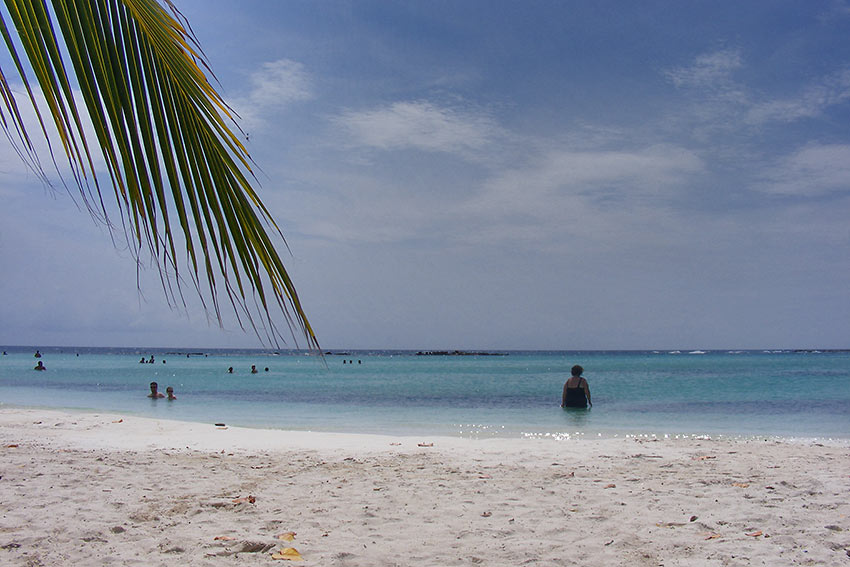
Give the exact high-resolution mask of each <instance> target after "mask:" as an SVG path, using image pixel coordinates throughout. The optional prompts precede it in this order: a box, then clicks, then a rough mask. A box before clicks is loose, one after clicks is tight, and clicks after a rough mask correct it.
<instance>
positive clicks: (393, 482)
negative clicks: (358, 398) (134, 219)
mask: <svg viewBox="0 0 850 567" xmlns="http://www.w3.org/2000/svg"><path fill="white" fill-rule="evenodd" d="M432 444H433V445H432ZM423 445H424V446H423ZM0 454H2V459H0V512H2V517H0V565H14V566H18V565H21V566H57V565H85V566H88V565H145V566H150V565H153V566H156V565H189V566H194V565H197V566H219V565H222V566H223V565H226V566H232V565H240V566H242V565H287V564H290V563H291V564H296V565H305V566H310V565H317V566H318V565H323V566H335V565H336V566H341V567H343V566H364V567H365V566H370V567H371V566H376V565H378V566H379V565H400V566H402V565H403V566H443V565H589V566H597V565H598V566H603V565H604V566H610V565H652V566H656V565H663V566H672V565H709V566H712V565H718V566H719V565H771V566H775V565H841V566H847V565H850V551H848V550H850V521H848V514H850V504H848V502H850V441H838V442H832V443H815V442H813V441H809V442H802V441H799V442H789V441H776V440H764V439H755V440H754V439H750V440H722V439H721V440H718V439H708V438H688V439H667V440H650V439H643V438H642V439H635V438H625V439H624V438H616V439H596V440H587V439H580V440H574V439H570V440H560V441H558V440H553V439H537V440H529V439H515V440H511V439H489V440H470V439H457V438H442V437H435V438H409V437H391V436H370V435H347V434H323V433H307V432H286V431H267V430H254V429H244V428H235V427H227V428H217V427H215V426H214V425H213V424H192V423H183V422H174V421H163V420H154V419H144V418H138V417H131V416H122V415H106V414H85V413H62V412H56V411H47V410H29V409H28V410H23V409H3V410H0ZM287 533H294V535H291V536H286V534H287ZM281 538H283V539H281ZM290 538H291V540H289V539H290ZM286 548H290V549H293V550H295V551H294V552H293V551H289V552H287V554H284V553H281V550H283V549H286ZM276 557H279V558H278V559H276ZM283 557H290V558H291V559H299V558H300V559H301V560H302V561H292V560H291V559H284V558H283Z"/></svg>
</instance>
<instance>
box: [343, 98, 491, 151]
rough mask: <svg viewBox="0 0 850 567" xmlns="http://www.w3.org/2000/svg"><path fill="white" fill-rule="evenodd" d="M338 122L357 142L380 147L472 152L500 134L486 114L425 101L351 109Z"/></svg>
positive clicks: (386, 148)
mask: <svg viewBox="0 0 850 567" xmlns="http://www.w3.org/2000/svg"><path fill="white" fill-rule="evenodd" d="M335 121H336V122H337V124H339V125H341V126H342V127H344V128H345V129H346V130H347V131H348V132H349V134H350V135H351V136H352V138H354V140H356V141H357V143H360V144H363V145H365V146H369V147H372V148H377V149H381V150H398V149H418V150H423V151H427V152H443V153H458V152H459V153H462V154H470V152H474V151H476V150H481V149H482V148H484V147H485V146H487V145H488V144H489V143H491V142H492V141H493V140H494V138H495V137H496V136H498V135H499V128H498V126H497V125H496V123H495V122H494V120H493V119H491V118H490V117H489V116H487V115H486V114H483V113H477V112H474V111H473V112H470V111H462V110H455V109H451V108H441V107H439V106H436V105H434V104H432V103H430V102H425V101H415V102H396V103H393V104H391V105H389V106H387V107H384V108H378V109H374V110H366V111H349V112H345V113H343V114H342V115H340V116H338V117H337V118H336V120H335Z"/></svg>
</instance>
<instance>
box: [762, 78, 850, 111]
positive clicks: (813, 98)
mask: <svg viewBox="0 0 850 567" xmlns="http://www.w3.org/2000/svg"><path fill="white" fill-rule="evenodd" d="M848 99H850V69H842V70H841V71H838V72H837V73H834V74H832V75H830V76H828V77H826V78H824V79H823V80H822V81H820V82H819V83H815V84H812V85H809V86H808V87H807V88H806V89H804V90H803V92H802V93H800V94H799V95H798V96H796V97H791V98H786V99H782V100H775V101H768V102H763V103H760V104H756V105H754V106H753V107H752V108H751V109H750V110H749V112H748V113H747V117H746V121H747V122H748V123H750V124H762V123H765V122H793V121H795V120H799V119H801V118H812V117H814V116H818V115H820V114H822V113H823V112H824V111H825V110H826V109H828V108H829V107H831V106H835V105H837V104H841V103H843V102H846V101H847V100H848Z"/></svg>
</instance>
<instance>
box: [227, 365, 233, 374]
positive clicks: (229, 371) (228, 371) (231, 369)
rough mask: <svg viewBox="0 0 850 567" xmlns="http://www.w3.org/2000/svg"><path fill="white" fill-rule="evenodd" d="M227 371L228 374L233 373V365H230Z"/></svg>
mask: <svg viewBox="0 0 850 567" xmlns="http://www.w3.org/2000/svg"><path fill="white" fill-rule="evenodd" d="M227 373H228V374H233V367H232V366H231V367H230V368H228V369H227Z"/></svg>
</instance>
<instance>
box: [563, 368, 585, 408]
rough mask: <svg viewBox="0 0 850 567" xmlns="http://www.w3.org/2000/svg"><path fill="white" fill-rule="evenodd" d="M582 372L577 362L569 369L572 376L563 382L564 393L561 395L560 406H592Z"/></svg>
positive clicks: (582, 369)
mask: <svg viewBox="0 0 850 567" xmlns="http://www.w3.org/2000/svg"><path fill="white" fill-rule="evenodd" d="M582 372H584V368H582V367H581V366H579V365H578V364H576V365H575V366H573V367H572V369H571V370H570V374H572V376H570V377H569V379H567V381H566V382H564V394H563V396H561V407H562V408H586V407H587V406H588V405H590V407H593V402H591V401H590V386H588V385H587V380H586V379H585V378H584V376H582V375H581V373H582Z"/></svg>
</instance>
